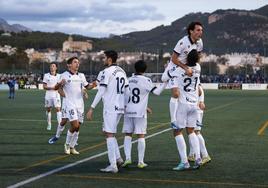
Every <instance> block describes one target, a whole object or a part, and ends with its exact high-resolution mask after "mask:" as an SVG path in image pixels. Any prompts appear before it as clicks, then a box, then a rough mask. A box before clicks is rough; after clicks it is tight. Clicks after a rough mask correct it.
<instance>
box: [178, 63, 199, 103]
mask: <svg viewBox="0 0 268 188" xmlns="http://www.w3.org/2000/svg"><path fill="white" fill-rule="evenodd" d="M191 68H192V70H193V75H192V76H187V75H186V74H185V71H184V70H183V69H181V68H178V73H177V75H178V79H179V89H180V98H179V99H180V102H182V103H187V104H193V105H196V104H197V102H198V85H199V83H200V73H201V67H200V65H199V64H198V63H197V64H196V66H194V67H191Z"/></svg>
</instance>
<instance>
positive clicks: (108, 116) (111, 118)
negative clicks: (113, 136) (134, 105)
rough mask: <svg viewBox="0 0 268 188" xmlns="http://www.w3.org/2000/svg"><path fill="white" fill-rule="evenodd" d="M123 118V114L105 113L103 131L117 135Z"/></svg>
mask: <svg viewBox="0 0 268 188" xmlns="http://www.w3.org/2000/svg"><path fill="white" fill-rule="evenodd" d="M121 116H122V114H117V113H108V112H106V111H105V112H103V124H102V131H104V132H107V133H116V132H117V125H118V123H119V121H120V118H121Z"/></svg>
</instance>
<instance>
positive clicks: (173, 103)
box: [169, 97, 178, 122]
mask: <svg viewBox="0 0 268 188" xmlns="http://www.w3.org/2000/svg"><path fill="white" fill-rule="evenodd" d="M177 108H178V99H177V98H174V97H171V98H170V101H169V113H170V120H171V122H175V121H176V114H177Z"/></svg>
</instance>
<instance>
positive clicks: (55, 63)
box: [49, 61, 58, 68]
mask: <svg viewBox="0 0 268 188" xmlns="http://www.w3.org/2000/svg"><path fill="white" fill-rule="evenodd" d="M53 64H54V65H56V67H57V68H58V63H56V62H54V61H53V62H51V63H50V64H49V66H50V65H53Z"/></svg>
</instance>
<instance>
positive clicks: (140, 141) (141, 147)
mask: <svg viewBox="0 0 268 188" xmlns="http://www.w3.org/2000/svg"><path fill="white" fill-rule="evenodd" d="M144 153H145V139H144V138H139V139H138V156H139V163H143V159H144Z"/></svg>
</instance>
